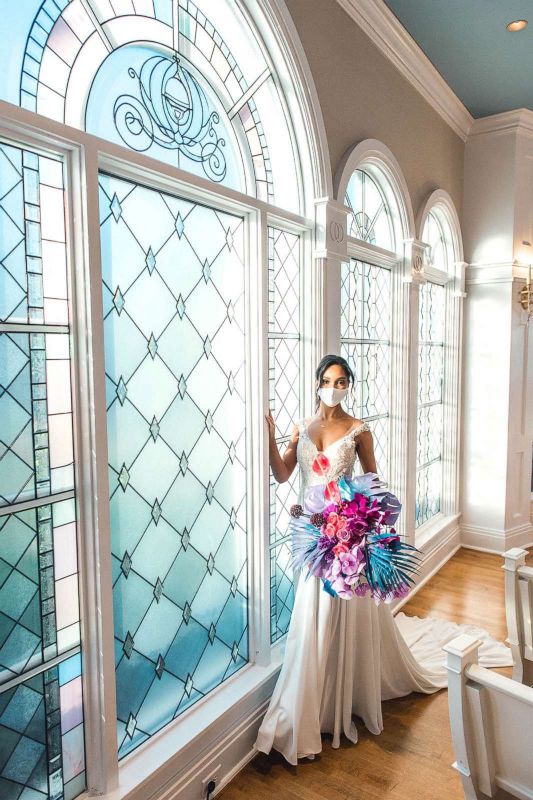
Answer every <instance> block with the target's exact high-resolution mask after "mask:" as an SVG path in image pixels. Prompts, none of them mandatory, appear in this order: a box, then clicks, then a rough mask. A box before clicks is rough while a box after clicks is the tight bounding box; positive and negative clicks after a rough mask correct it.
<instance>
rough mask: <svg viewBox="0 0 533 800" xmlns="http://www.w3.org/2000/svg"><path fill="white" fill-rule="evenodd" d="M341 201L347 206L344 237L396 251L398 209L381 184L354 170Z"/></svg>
mask: <svg viewBox="0 0 533 800" xmlns="http://www.w3.org/2000/svg"><path fill="white" fill-rule="evenodd" d="M387 195H389V196H387ZM345 202H346V205H347V206H348V207H349V209H350V214H349V216H348V236H353V237H354V239H360V240H361V241H363V242H367V243H368V244H373V245H378V246H379V247H383V248H384V249H385V250H391V251H393V252H394V251H395V250H396V247H397V245H396V239H397V236H396V231H397V230H398V227H399V211H398V207H397V203H396V202H395V198H394V197H391V196H390V193H389V192H387V191H386V188H384V187H383V184H382V185H380V183H379V182H378V181H377V180H376V179H375V178H374V177H373V176H372V175H371V174H370V173H369V172H368V171H366V170H364V169H356V170H355V172H354V173H353V175H352V177H351V178H350V181H349V183H348V187H347V189H346V196H345Z"/></svg>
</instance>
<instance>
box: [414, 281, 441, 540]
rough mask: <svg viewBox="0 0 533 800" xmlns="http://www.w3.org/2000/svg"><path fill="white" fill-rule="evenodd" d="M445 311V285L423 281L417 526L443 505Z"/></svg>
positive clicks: (419, 381)
mask: <svg viewBox="0 0 533 800" xmlns="http://www.w3.org/2000/svg"><path fill="white" fill-rule="evenodd" d="M445 312H446V290H445V288H444V286H440V285H438V284H435V283H431V282H430V281H428V282H427V283H425V284H423V285H422V286H421V287H420V311H419V331H418V334H419V340H418V412H417V415H418V416H417V461H416V463H417V493H416V524H417V526H418V525H422V523H424V522H426V521H427V520H428V519H431V517H433V516H434V515H435V514H437V513H438V512H439V511H440V508H441V492H442V444H443V443H442V436H443V428H442V423H443V386H444V321H445Z"/></svg>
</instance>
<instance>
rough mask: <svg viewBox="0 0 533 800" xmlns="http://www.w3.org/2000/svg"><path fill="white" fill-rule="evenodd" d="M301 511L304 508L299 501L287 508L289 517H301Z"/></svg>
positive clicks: (302, 511)
mask: <svg viewBox="0 0 533 800" xmlns="http://www.w3.org/2000/svg"><path fill="white" fill-rule="evenodd" d="M303 513H304V510H303V508H302V507H301V505H299V503H295V505H293V506H291V507H290V509H289V514H290V515H291V517H296V519H298V517H301V516H302V514H303Z"/></svg>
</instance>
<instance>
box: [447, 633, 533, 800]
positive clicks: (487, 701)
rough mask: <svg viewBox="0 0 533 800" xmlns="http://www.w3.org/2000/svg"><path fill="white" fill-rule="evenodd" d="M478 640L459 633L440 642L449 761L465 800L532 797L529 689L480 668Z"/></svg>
mask: <svg viewBox="0 0 533 800" xmlns="http://www.w3.org/2000/svg"><path fill="white" fill-rule="evenodd" d="M479 645H480V642H479V640H478V639H473V638H472V637H471V636H465V635H463V636H458V637H457V638H455V639H453V640H452V641H451V642H449V643H448V644H447V645H445V647H444V650H445V651H446V653H447V654H448V655H447V668H448V703H449V710H450V725H451V730H452V740H453V746H454V750H455V756H456V759H457V760H456V762H455V763H454V765H453V766H454V768H455V769H456V770H457V771H458V772H459V774H460V776H461V780H462V783H463V790H464V794H465V798H466V800H487V798H494V799H495V800H497V799H498V800H499V798H508V797H513V798H515V797H516V798H519V799H520V800H533V757H532V744H531V732H532V730H533V688H531V687H529V686H523V685H522V684H521V683H517V682H516V681H514V680H512V679H511V678H506V677H504V676H503V675H499V674H498V673H496V672H493V671H492V670H489V669H486V668H485V667H480V666H479V664H478V663H477V658H478V648H479Z"/></svg>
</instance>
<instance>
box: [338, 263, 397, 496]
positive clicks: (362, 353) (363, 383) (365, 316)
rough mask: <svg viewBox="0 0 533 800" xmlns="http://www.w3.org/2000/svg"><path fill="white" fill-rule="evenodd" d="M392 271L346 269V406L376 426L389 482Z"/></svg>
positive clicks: (381, 468)
mask: <svg viewBox="0 0 533 800" xmlns="http://www.w3.org/2000/svg"><path fill="white" fill-rule="evenodd" d="M390 329H391V283H390V271H389V270H388V269H385V268H383V267H377V266H374V265H372V264H365V263H364V262H361V261H356V260H355V259H352V260H351V261H349V262H346V263H343V264H342V268H341V354H342V355H343V356H344V358H346V359H347V361H348V363H349V364H350V365H351V367H352V369H353V370H354V373H355V382H354V387H353V390H352V391H351V393H350V396H349V400H348V402H347V403H345V407H346V410H347V411H348V413H350V414H352V415H353V416H354V417H357V418H359V419H363V420H367V421H369V422H370V421H371V422H372V429H373V431H374V449H375V455H376V464H377V468H378V473H379V475H380V476H381V477H382V478H383V479H384V480H388V449H389V414H390V411H389V409H390V400H389V392H390Z"/></svg>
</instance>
